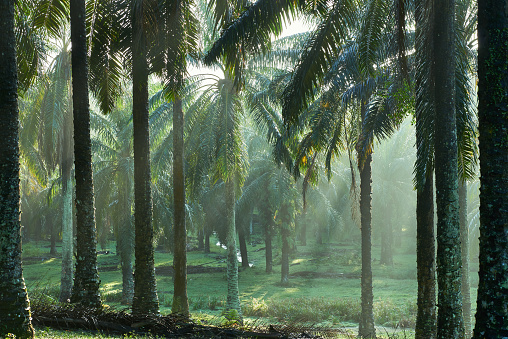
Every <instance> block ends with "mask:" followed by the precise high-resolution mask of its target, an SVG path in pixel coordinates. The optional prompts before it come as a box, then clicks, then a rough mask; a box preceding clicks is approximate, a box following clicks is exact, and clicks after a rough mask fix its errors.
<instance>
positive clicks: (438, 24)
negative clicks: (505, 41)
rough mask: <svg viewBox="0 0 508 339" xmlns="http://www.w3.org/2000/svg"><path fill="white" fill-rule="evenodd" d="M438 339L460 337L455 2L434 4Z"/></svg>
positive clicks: (461, 324) (461, 329) (461, 320)
mask: <svg viewBox="0 0 508 339" xmlns="http://www.w3.org/2000/svg"><path fill="white" fill-rule="evenodd" d="M434 10H435V15H434V36H433V44H434V49H433V64H434V67H435V72H436V73H435V74H436V75H439V76H436V77H435V88H434V103H435V120H434V121H435V125H434V135H435V163H436V168H435V172H436V204H437V286H438V296H437V299H438V315H437V337H438V338H443V339H444V338H462V337H463V336H464V322H463V319H462V294H461V291H460V286H461V269H460V267H461V250H460V228H459V197H458V169H457V127H456V118H455V59H454V51H455V47H454V45H455V39H454V14H455V1H454V0H439V1H437V0H435V1H434Z"/></svg>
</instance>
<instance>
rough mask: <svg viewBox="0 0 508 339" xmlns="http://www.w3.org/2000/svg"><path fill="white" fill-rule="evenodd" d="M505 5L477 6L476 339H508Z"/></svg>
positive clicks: (485, 0)
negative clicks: (478, 148)
mask: <svg viewBox="0 0 508 339" xmlns="http://www.w3.org/2000/svg"><path fill="white" fill-rule="evenodd" d="M507 41H508V1H507V0H479V1H478V79H479V82H478V97H479V106H478V116H479V119H478V121H479V128H478V129H479V135H480V137H479V140H480V183H481V189H480V272H479V276H480V281H479V285H478V299H477V303H476V304H477V311H476V324H475V329H474V338H478V339H479V338H502V337H508V198H507V197H508V95H507V93H508V63H507V62H506V59H507V55H508V44H507Z"/></svg>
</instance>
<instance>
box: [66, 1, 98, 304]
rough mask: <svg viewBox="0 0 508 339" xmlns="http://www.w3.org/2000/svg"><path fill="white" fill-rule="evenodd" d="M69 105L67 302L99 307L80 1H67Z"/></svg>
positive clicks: (83, 6) (84, 14) (86, 77)
mask: <svg viewBox="0 0 508 339" xmlns="http://www.w3.org/2000/svg"><path fill="white" fill-rule="evenodd" d="M70 14H71V43H72V59H71V62H72V104H73V112H74V162H75V166H74V168H75V176H76V221H77V233H76V243H77V246H76V271H75V276H74V286H73V287H72V295H71V302H74V303H76V302H77V303H81V304H82V305H84V306H88V307H100V306H101V297H100V294H99V284H100V280H99V274H98V271H97V231H96V228H95V208H94V192H93V174H92V143H91V141H90V111H89V107H90V106H89V103H88V61H87V49H86V23H85V17H86V11H85V1H84V0H71V2H70Z"/></svg>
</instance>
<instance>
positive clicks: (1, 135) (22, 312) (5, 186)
mask: <svg viewBox="0 0 508 339" xmlns="http://www.w3.org/2000/svg"><path fill="white" fill-rule="evenodd" d="M0 50H1V51H2V61H1V62H0V140H2V147H0V337H6V336H7V334H8V333H13V334H15V335H16V337H19V338H32V337H33V336H34V330H33V327H32V324H31V318H30V303H29V301H28V295H27V293H26V287H25V280H24V279H23V270H22V267H21V224H20V219H19V213H20V210H19V207H20V204H19V199H20V195H19V146H18V124H19V116H18V102H17V100H18V94H17V74H16V73H17V71H16V40H15V36H14V1H11V0H1V1H0Z"/></svg>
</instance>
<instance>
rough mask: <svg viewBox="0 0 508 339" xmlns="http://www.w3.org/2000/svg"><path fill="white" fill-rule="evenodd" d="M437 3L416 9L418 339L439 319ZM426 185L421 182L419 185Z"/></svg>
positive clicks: (428, 338)
mask: <svg viewBox="0 0 508 339" xmlns="http://www.w3.org/2000/svg"><path fill="white" fill-rule="evenodd" d="M432 1H433V0H419V1H417V3H416V8H415V23H416V59H417V61H416V77H415V78H416V79H415V81H416V90H415V103H416V105H415V117H416V154H417V163H416V165H415V169H416V171H417V173H416V177H417V188H416V266H417V280H418V298H417V305H418V311H417V315H416V326H415V339H435V338H436V336H437V332H436V330H437V323H436V322H437V318H436V247H435V243H436V239H435V235H434V173H433V150H434V149H433V140H432V138H431V137H429V136H431V135H432V131H433V129H434V126H433V122H434V102H433V100H432V93H433V92H434V87H433V86H434V83H433V79H434V76H435V71H434V67H433V65H432V63H431V52H432V49H433V44H432V27H433V26H432V25H429V22H431V21H432V16H433V13H434V12H433V10H432ZM420 180H421V181H422V182H419V181H420Z"/></svg>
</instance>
